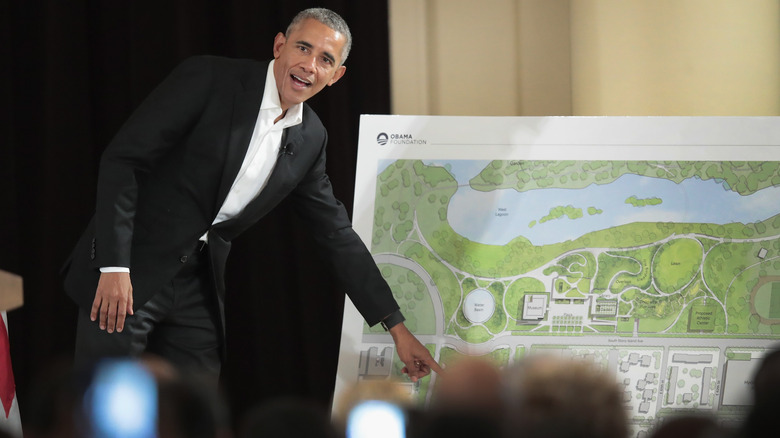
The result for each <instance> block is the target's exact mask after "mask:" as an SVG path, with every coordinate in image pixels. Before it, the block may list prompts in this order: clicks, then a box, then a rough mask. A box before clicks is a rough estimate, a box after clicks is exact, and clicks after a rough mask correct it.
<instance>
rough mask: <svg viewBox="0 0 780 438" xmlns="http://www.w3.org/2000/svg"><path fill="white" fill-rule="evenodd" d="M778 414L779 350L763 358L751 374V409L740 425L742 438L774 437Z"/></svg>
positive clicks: (779, 397) (779, 386)
mask: <svg viewBox="0 0 780 438" xmlns="http://www.w3.org/2000/svg"><path fill="white" fill-rule="evenodd" d="M779 414H780V349H774V350H771V351H769V352H767V354H766V355H765V356H764V358H763V359H762V360H761V363H760V364H759V366H758V369H757V370H756V372H755V373H754V374H753V407H752V408H751V410H750V412H749V413H748V416H747V418H745V421H744V423H743V425H742V430H741V431H740V435H741V436H742V437H744V438H764V437H766V438H769V437H772V438H774V437H776V436H777V434H778V432H777V419H778V415H779Z"/></svg>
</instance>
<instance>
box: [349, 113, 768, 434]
mask: <svg viewBox="0 0 780 438" xmlns="http://www.w3.org/2000/svg"><path fill="white" fill-rule="evenodd" d="M356 187H358V189H357V190H356V197H355V209H354V224H355V229H356V230H357V232H358V233H359V234H360V235H361V238H363V240H364V241H365V242H366V244H367V246H368V247H369V248H370V250H371V252H372V253H373V254H374V257H375V260H376V262H377V264H378V266H379V268H380V270H381V272H382V275H383V276H384V278H385V279H386V280H387V282H388V283H389V284H390V286H391V288H392V290H393V293H394V295H395V298H396V300H397V301H398V303H399V305H400V306H401V309H402V311H403V313H404V315H405V316H406V325H407V327H408V328H409V329H410V330H411V331H412V332H413V333H414V334H415V335H416V336H417V337H418V338H419V339H420V340H421V341H422V342H423V343H424V344H425V345H426V346H427V347H428V348H429V349H430V351H431V352H432V354H433V356H434V358H435V359H436V360H437V361H439V363H440V364H442V365H443V366H445V367H446V365H447V364H448V363H452V361H454V360H457V359H458V358H459V357H462V356H464V355H468V356H480V357H485V358H487V359H489V360H491V361H493V362H494V363H495V364H496V365H497V366H500V367H509V366H512V364H513V363H515V362H516V361H518V360H521V359H522V358H523V357H526V356H528V355H532V354H538V353H545V354H554V355H559V356H562V357H564V358H571V359H572V360H577V359H584V360H590V361H593V362H595V363H597V364H598V365H599V366H602V367H603V368H604V369H606V370H608V371H609V372H610V373H611V374H614V376H615V379H616V381H617V382H618V383H619V384H620V385H622V387H623V389H624V401H625V404H626V409H628V410H629V418H630V420H631V424H632V430H633V431H634V432H633V433H634V434H635V435H634V436H643V435H645V434H646V433H647V430H648V429H649V428H650V427H651V426H652V425H653V424H654V422H655V421H657V420H658V419H662V418H663V417H665V416H667V415H673V414H674V413H676V412H679V411H680V410H695V411H702V412H707V413H711V414H716V415H718V417H719V418H720V419H722V420H723V421H726V422H728V421H739V420H740V419H741V418H742V416H744V414H745V412H746V410H747V409H748V408H749V404H750V396H751V391H752V388H751V385H752V383H751V379H752V373H753V371H754V369H755V367H756V366H757V364H758V363H759V362H760V359H761V357H762V356H763V354H764V352H765V351H766V349H768V348H772V347H774V346H776V345H777V344H778V342H779V341H780V120H778V119H777V118H771V117H768V118H678V117H674V118H672V117H669V118H666V117H665V118H652V117H651V118H647V117H621V118H612V117H595V118H579V117H569V118H564V117H544V118H521V117H517V118H513V117H498V118H486V117H485V118H480V117H412V116H363V118H362V119H361V130H360V149H359V157H358V175H357V182H356ZM341 348H342V351H341V355H340V362H339V376H338V382H337V396H338V391H339V390H340V389H341V388H342V387H343V386H345V385H348V384H350V383H354V382H356V381H358V380H360V379H385V378H400V368H401V367H403V364H402V363H400V361H398V358H397V356H395V352H394V345H393V343H392V339H391V337H390V336H389V334H387V333H385V332H384V331H383V330H382V328H381V327H380V326H376V327H374V328H369V327H368V326H367V325H365V323H363V322H362V319H361V318H360V316H359V314H358V313H357V311H356V310H354V307H352V305H351V303H349V302H348V303H347V306H346V309H345V317H344V332H343V337H342V347H341ZM435 384H436V376H435V375H433V376H431V377H430V378H426V379H423V380H422V381H421V382H418V383H416V384H411V383H408V384H407V385H408V387H409V389H410V391H412V392H413V394H414V396H415V397H417V399H418V400H419V402H420V403H421V404H424V403H426V401H427V400H428V399H429V397H430V394H431V393H432V391H433V388H434V386H435Z"/></svg>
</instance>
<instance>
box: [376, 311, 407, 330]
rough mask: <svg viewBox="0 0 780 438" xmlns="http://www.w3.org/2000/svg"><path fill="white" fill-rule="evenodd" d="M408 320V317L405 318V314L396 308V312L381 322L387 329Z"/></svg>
mask: <svg viewBox="0 0 780 438" xmlns="http://www.w3.org/2000/svg"><path fill="white" fill-rule="evenodd" d="M404 321H406V318H404V314H403V313H401V310H400V309H399V310H396V311H395V312H393V313H391V314H389V315H387V316H386V317H385V318H384V319H383V320H382V321H380V322H379V323H380V324H382V328H383V329H385V331H388V330H390V329H391V328H393V327H394V326H395V325H396V324H398V323H401V322H404Z"/></svg>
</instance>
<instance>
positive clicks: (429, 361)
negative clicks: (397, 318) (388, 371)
mask: <svg viewBox="0 0 780 438" xmlns="http://www.w3.org/2000/svg"><path fill="white" fill-rule="evenodd" d="M389 331H390V334H391V335H392V336H393V342H395V347H396V351H397V352H398V357H399V358H400V359H401V361H402V362H403V363H404V365H406V366H404V368H403V369H402V370H401V371H403V372H404V373H406V374H408V375H409V379H411V380H412V382H416V381H417V380H419V379H421V378H423V377H425V376H427V375H428V374H430V373H431V371H434V372H435V373H436V374H442V372H443V370H442V368H441V367H440V366H439V364H438V363H436V361H435V360H433V357H432V356H431V353H430V352H429V351H428V349H427V348H425V346H424V345H423V344H421V343H420V341H419V340H417V338H416V337H414V335H413V334H412V332H410V331H409V329H407V328H406V326H405V325H404V323H402V322H401V323H398V324H396V325H394V326H393V327H391V328H390V330H389Z"/></svg>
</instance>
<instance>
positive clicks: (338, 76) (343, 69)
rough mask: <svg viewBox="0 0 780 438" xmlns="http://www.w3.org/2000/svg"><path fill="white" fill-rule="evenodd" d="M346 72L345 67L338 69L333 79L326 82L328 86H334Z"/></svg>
mask: <svg viewBox="0 0 780 438" xmlns="http://www.w3.org/2000/svg"><path fill="white" fill-rule="evenodd" d="M346 72H347V66H346V65H341V66H339V68H338V69H336V73H335V74H334V75H333V78H331V80H330V81H329V82H328V86H329V87H330V86H331V85H333V84H335V83H336V82H337V81H338V80H339V79H341V77H342V76H344V73H346Z"/></svg>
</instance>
